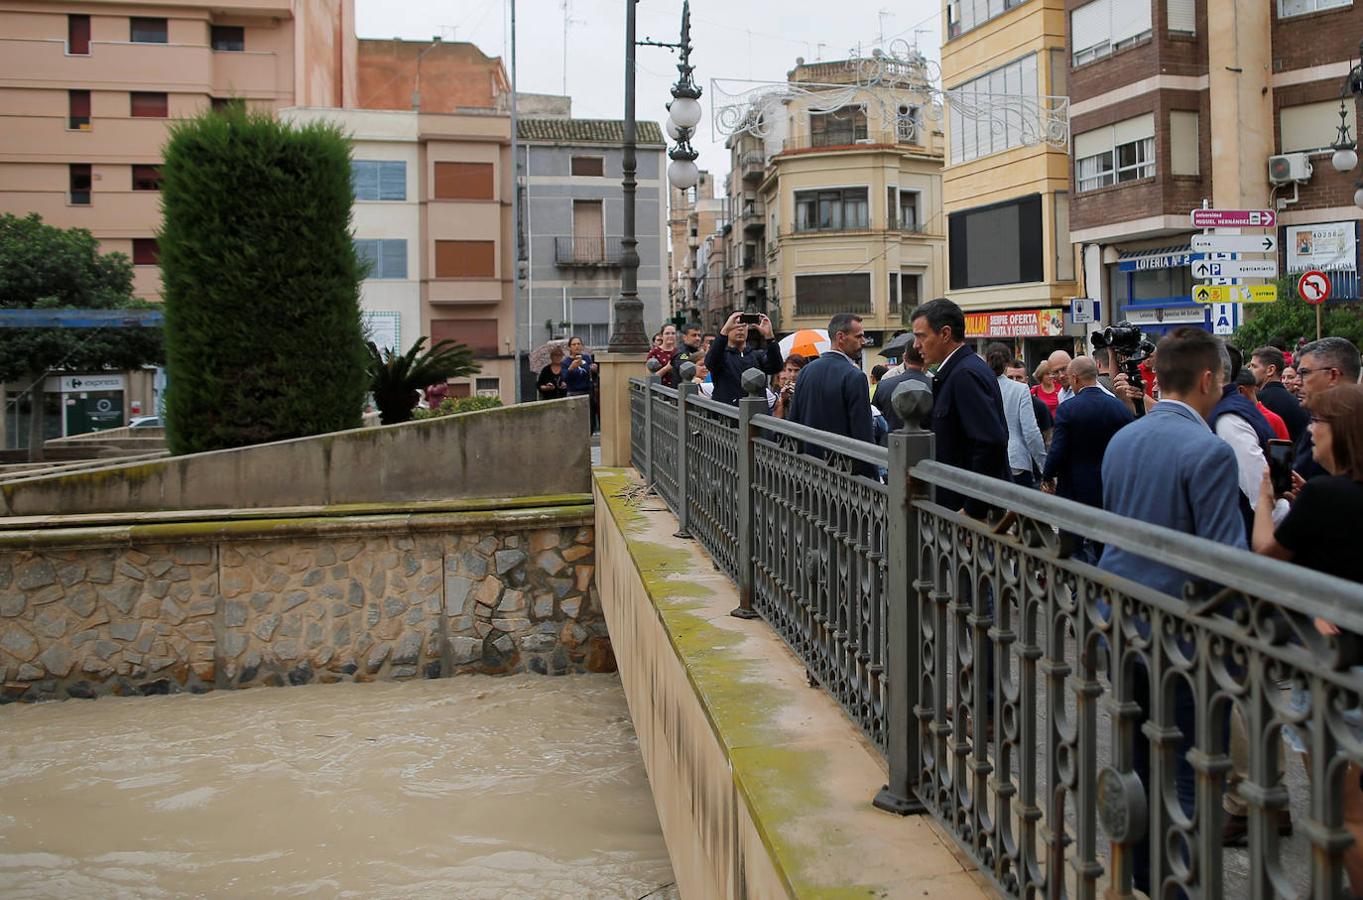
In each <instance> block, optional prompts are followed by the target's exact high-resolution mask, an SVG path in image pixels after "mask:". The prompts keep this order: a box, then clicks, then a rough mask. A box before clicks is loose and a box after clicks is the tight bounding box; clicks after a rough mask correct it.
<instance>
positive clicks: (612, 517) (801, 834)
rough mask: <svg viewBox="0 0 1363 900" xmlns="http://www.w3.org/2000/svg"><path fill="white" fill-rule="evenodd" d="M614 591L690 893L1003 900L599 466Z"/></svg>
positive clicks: (798, 668)
mask: <svg viewBox="0 0 1363 900" xmlns="http://www.w3.org/2000/svg"><path fill="white" fill-rule="evenodd" d="M593 482H594V483H593V491H594V494H595V500H596V535H597V560H598V570H597V578H598V588H599V592H600V597H601V603H602V608H603V611H604V613H605V616H606V620H607V623H608V625H609V628H610V633H611V637H612V643H613V645H614V648H615V653H616V658H617V662H618V664H619V668H620V676H621V679H622V681H623V682H624V686H625V694H626V697H627V698H628V700H629V706H630V713H631V715H632V717H633V719H634V726H635V729H636V731H637V733H638V736H639V746H640V750H641V751H642V753H643V755H644V763H645V766H646V768H647V770H648V774H649V781H650V783H651V785H652V789H653V795H654V801H655V803H656V804H657V808H658V816H659V819H660V821H661V822H662V827H663V832H664V834H665V836H666V838H667V844H668V850H669V853H670V855H671V857H672V864H673V868H674V870H675V872H676V875H677V883H678V887H679V888H680V890H681V893H682V895H683V896H685V897H707V898H712V897H780V896H795V897H834V896H836V897H852V896H864V897H927V898H952V900H957V898H970V897H984V896H993V891H992V889H991V888H990V887H988V886H987V882H986V881H985V879H984V878H983V877H981V876H980V875H979V874H978V873H977V872H976V870H975V868H974V866H973V865H972V864H971V863H970V862H969V861H968V860H966V859H965V858H964V857H961V856H958V855H957V853H956V851H955V850H954V847H953V842H952V840H951V839H950V838H949V837H948V836H947V835H946V834H944V833H943V832H942V831H941V830H940V829H939V828H938V827H937V825H936V824H935V823H934V822H933V821H932V820H931V819H930V818H929V817H926V816H921V817H911V818H899V817H896V816H892V815H890V814H888V813H884V812H881V811H879V810H876V809H874V808H873V807H872V806H871V799H872V797H874V796H875V793H876V791H877V790H878V789H879V788H880V786H881V785H882V784H884V782H885V768H884V764H883V761H882V760H881V758H880V756H879V754H878V753H877V752H876V751H875V749H874V748H873V747H871V746H870V745H869V744H868V743H866V741H865V740H864V739H863V738H862V736H861V734H860V732H859V731H858V730H857V729H856V727H855V726H854V725H853V724H852V723H851V722H850V721H849V720H848V719H847V718H846V716H845V715H844V714H843V713H842V711H841V710H840V709H839V708H838V706H837V704H836V703H835V702H834V701H833V700H832V699H831V698H830V697H828V696H827V695H826V694H825V693H824V692H823V691H821V690H818V689H814V688H810V687H809V686H808V683H807V681H806V679H805V672H804V667H803V666H802V665H801V663H800V662H799V660H798V659H796V658H795V656H794V655H793V654H791V653H790V651H789V650H788V649H787V648H786V646H785V644H783V643H782V642H781V640H780V638H779V637H777V636H776V634H775V633H773V632H772V630H771V629H770V628H768V627H767V625H766V624H765V623H763V622H761V621H744V620H741V619H736V618H734V617H732V616H730V615H729V611H730V610H732V609H733V608H734V607H735V606H736V605H737V604H738V597H737V593H736V591H735V590H734V587H733V585H732V583H731V582H729V580H728V579H727V578H726V577H725V576H724V575H723V574H722V573H720V572H718V571H717V570H716V569H715V568H714V566H713V564H712V563H711V561H710V559H709V558H708V557H707V556H706V555H705V553H704V551H702V550H701V549H700V548H699V546H698V545H697V544H696V543H694V542H692V541H685V540H679V539H676V538H674V537H673V536H672V535H673V532H674V531H676V529H677V522H676V520H675V519H674V518H673V517H672V515H671V513H670V512H668V511H667V509H666V508H665V507H664V505H663V503H662V501H661V500H659V499H657V498H656V497H650V496H647V495H645V494H644V491H643V486H642V484H641V483H640V481H639V479H638V477H637V475H636V474H635V473H634V472H633V471H631V470H624V469H597V470H596V471H595V473H594V478H593Z"/></svg>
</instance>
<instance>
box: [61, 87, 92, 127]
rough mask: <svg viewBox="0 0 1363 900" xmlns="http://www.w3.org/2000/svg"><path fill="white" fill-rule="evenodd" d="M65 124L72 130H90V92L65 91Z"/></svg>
mask: <svg viewBox="0 0 1363 900" xmlns="http://www.w3.org/2000/svg"><path fill="white" fill-rule="evenodd" d="M66 108H67V120H66V122H67V124H66V127H67V128H70V129H72V130H73V131H89V130H90V92H89V91H67V92H66Z"/></svg>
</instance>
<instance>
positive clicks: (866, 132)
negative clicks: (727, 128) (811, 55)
mask: <svg viewBox="0 0 1363 900" xmlns="http://www.w3.org/2000/svg"><path fill="white" fill-rule="evenodd" d="M855 72H856V69H855V68H854V67H850V66H849V65H848V62H847V61H833V62H819V63H811V64H805V63H804V61H803V60H797V61H796V66H795V68H794V69H793V70H791V71H790V72H789V73H788V76H787V77H788V80H789V81H790V82H792V83H798V84H831V85H837V84H851V83H853V82H854V80H855V77H856V75H855ZM831 90H837V89H831ZM878 90H879V91H880V92H881V93H880V95H879V96H878V97H876V98H875V102H871V101H870V100H866V98H863V100H865V102H856V103H848V104H846V105H843V106H840V107H838V108H836V109H833V110H831V111H824V110H825V106H824V105H821V100H820V99H819V96H820V95H819V93H818V92H816V93H815V94H813V95H811V94H809V93H807V92H803V91H802V92H797V93H796V94H795V96H794V97H793V98H792V99H789V100H788V101H787V102H785V103H783V104H781V105H780V106H779V107H777V108H775V109H768V111H767V113H766V114H768V115H772V116H773V119H774V121H772V122H770V123H769V126H770V127H769V129H768V130H767V132H766V135H765V137H764V138H763V139H762V140H761V141H760V142H752V143H749V141H748V139H746V138H745V139H742V140H739V141H736V142H734V143H733V144H732V147H731V152H732V153H734V158H735V160H736V162H735V169H734V172H733V173H732V178H733V180H732V181H731V186H732V188H733V191H734V195H733V196H734V204H735V208H734V209H733V210H732V217H733V234H734V235H736V236H735V237H734V239H733V241H732V243H733V248H734V249H733V252H734V254H735V256H736V258H732V259H730V262H729V264H730V267H731V268H733V269H735V277H734V284H733V285H732V286H731V288H730V296H731V298H732V300H731V304H732V305H733V306H735V307H737V305H738V303H739V302H740V301H741V302H742V303H743V305H748V304H750V303H753V304H758V303H765V310H766V312H767V314H768V315H769V316H770V317H771V318H772V320H773V323H774V324H775V325H776V327H777V328H778V329H779V330H781V331H793V330H795V329H797V328H807V327H823V326H825V325H827V324H828V320H829V318H830V317H831V316H832V315H833V314H834V313H837V312H856V313H859V314H861V315H862V316H864V317H865V328H866V331H867V333H868V335H869V337H870V339H871V340H872V341H873V342H879V341H882V340H883V339H885V338H886V337H888V336H889V335H891V334H893V333H894V332H895V331H897V330H900V329H902V328H904V327H905V325H904V322H903V315H904V312H905V311H907V310H910V309H912V308H913V306H914V305H916V304H917V303H918V302H919V301H920V300H922V299H926V298H930V297H933V296H937V295H939V294H940V293H941V292H942V290H943V289H944V287H945V274H946V230H945V227H944V221H943V218H942V202H943V195H942V166H943V152H944V151H943V147H944V145H943V140H942V133H941V131H940V130H939V129H938V128H937V127H935V123H933V122H932V121H930V120H929V119H928V118H927V116H926V114H925V111H924V110H922V109H920V108H919V107H918V106H917V105H915V101H914V99H913V98H914V96H915V95H914V94H912V93H909V92H904V91H895V90H893V89H891V88H880V89H878ZM762 256H765V261H763V260H762V259H761V257H762ZM764 263H765V278H764V274H763V272H762V267H763V264H764ZM762 280H765V283H766V284H765V293H763V291H762V289H761V287H760V285H761V282H762ZM757 308H762V307H761V306H758V307H757Z"/></svg>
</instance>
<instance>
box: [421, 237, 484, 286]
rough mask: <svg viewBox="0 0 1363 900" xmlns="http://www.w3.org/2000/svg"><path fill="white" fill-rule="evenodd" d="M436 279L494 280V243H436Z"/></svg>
mask: <svg viewBox="0 0 1363 900" xmlns="http://www.w3.org/2000/svg"><path fill="white" fill-rule="evenodd" d="M435 277H436V278H496V277H497V242H496V241H436V242H435Z"/></svg>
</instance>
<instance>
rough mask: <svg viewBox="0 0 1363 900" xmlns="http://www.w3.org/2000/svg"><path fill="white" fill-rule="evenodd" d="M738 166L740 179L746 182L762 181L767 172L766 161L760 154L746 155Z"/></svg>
mask: <svg viewBox="0 0 1363 900" xmlns="http://www.w3.org/2000/svg"><path fill="white" fill-rule="evenodd" d="M738 164H739V174H740V177H741V178H742V179H743V180H744V181H760V180H761V179H762V176H763V175H764V174H765V173H766V171H767V163H766V160H764V159H763V158H762V154H760V153H745V154H743V156H742V157H741V158H740V159H739V161H738Z"/></svg>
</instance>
